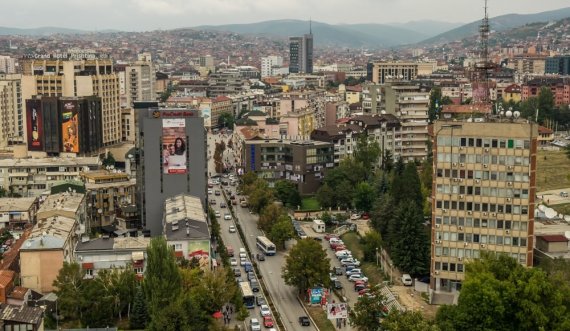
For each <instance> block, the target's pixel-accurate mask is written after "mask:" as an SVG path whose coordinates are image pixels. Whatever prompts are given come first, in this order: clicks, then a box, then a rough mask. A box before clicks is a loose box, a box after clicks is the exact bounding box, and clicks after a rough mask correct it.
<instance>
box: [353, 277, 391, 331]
mask: <svg viewBox="0 0 570 331" xmlns="http://www.w3.org/2000/svg"><path fill="white" fill-rule="evenodd" d="M369 293H370V295H363V296H362V297H360V298H358V301H357V302H356V303H355V304H354V307H353V308H352V309H351V310H350V311H349V312H348V317H349V323H350V325H351V326H354V327H356V329H357V330H359V331H379V330H382V326H381V325H380V317H381V316H382V313H386V312H387V308H386V306H384V303H383V301H384V296H383V295H382V293H381V292H380V287H379V286H374V287H372V288H370V292H369Z"/></svg>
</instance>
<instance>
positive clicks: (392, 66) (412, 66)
mask: <svg viewBox="0 0 570 331" xmlns="http://www.w3.org/2000/svg"><path fill="white" fill-rule="evenodd" d="M436 67H437V63H436V62H399V61H395V62H375V63H374V65H373V69H372V82H374V83H376V84H384V83H386V82H387V81H389V80H392V79H397V80H413V79H415V78H416V77H417V76H418V75H429V74H431V73H432V72H434V71H435V70H436Z"/></svg>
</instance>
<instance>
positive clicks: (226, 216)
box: [220, 206, 232, 221]
mask: <svg viewBox="0 0 570 331" xmlns="http://www.w3.org/2000/svg"><path fill="white" fill-rule="evenodd" d="M220 207H221V206H220ZM224 219H225V220H226V221H231V220H232V214H230V213H225V214H224Z"/></svg>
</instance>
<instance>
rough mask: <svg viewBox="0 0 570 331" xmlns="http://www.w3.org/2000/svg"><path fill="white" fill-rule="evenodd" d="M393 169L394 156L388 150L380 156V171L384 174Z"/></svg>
mask: <svg viewBox="0 0 570 331" xmlns="http://www.w3.org/2000/svg"><path fill="white" fill-rule="evenodd" d="M393 167H394V155H392V152H391V151H389V150H384V154H383V155H382V170H384V171H386V172H390V171H392V168H393Z"/></svg>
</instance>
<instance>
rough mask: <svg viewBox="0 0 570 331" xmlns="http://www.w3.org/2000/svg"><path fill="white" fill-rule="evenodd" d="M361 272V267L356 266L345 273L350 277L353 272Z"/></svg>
mask: <svg viewBox="0 0 570 331" xmlns="http://www.w3.org/2000/svg"><path fill="white" fill-rule="evenodd" d="M361 273H362V270H361V269H359V268H354V269H350V270H347V271H346V273H345V274H346V276H347V277H348V276H350V275H353V274H361Z"/></svg>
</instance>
